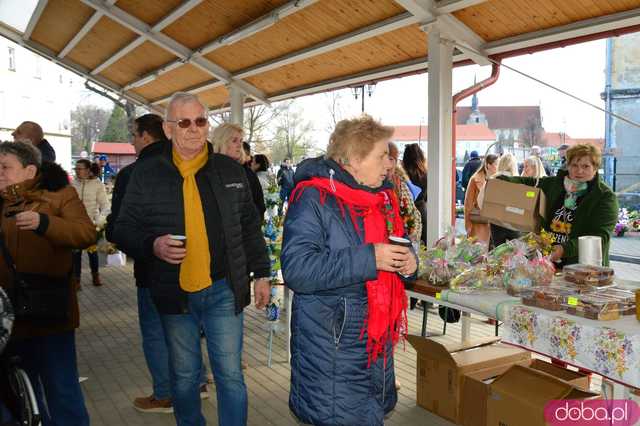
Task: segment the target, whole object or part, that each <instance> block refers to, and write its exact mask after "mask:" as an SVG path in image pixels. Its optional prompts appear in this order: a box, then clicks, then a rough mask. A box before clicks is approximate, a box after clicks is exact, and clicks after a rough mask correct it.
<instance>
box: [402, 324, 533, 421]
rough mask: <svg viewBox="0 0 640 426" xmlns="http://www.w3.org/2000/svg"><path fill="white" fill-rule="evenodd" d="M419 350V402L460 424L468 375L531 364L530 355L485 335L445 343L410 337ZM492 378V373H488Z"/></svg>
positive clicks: (437, 338)
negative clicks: (464, 340) (473, 338)
mask: <svg viewBox="0 0 640 426" xmlns="http://www.w3.org/2000/svg"><path fill="white" fill-rule="evenodd" d="M408 340H409V342H410V343H411V345H412V346H413V347H414V348H415V349H416V351H417V352H418V356H417V380H416V402H417V404H418V405H419V406H420V407H423V408H425V409H426V410H428V411H431V412H432V413H434V414H437V415H438V416H440V417H444V418H446V419H448V420H451V421H453V422H455V423H460V417H459V416H460V402H461V396H462V385H463V378H464V375H465V374H470V373H474V372H478V371H483V372H485V374H487V375H491V374H493V375H494V376H495V375H496V374H497V372H500V371H503V370H504V367H505V366H511V365H513V364H517V363H523V364H525V365H528V364H529V362H530V358H531V354H530V353H529V352H528V351H526V350H523V349H520V348H516V347H514V346H509V345H504V344H501V343H496V342H497V341H499V340H500V339H499V338H496V337H493V338H486V339H480V340H477V341H474V342H473V343H466V344H460V343H458V344H451V343H446V340H445V338H442V337H432V338H424V337H420V336H408ZM488 377H489V376H488Z"/></svg>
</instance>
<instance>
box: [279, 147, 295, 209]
mask: <svg viewBox="0 0 640 426" xmlns="http://www.w3.org/2000/svg"><path fill="white" fill-rule="evenodd" d="M276 178H277V180H278V185H280V199H281V200H282V204H281V205H280V208H279V211H278V214H282V209H283V208H284V203H285V202H288V201H289V195H291V191H293V167H292V166H291V159H290V158H285V159H284V161H283V162H282V164H281V165H280V170H278V174H277V176H276Z"/></svg>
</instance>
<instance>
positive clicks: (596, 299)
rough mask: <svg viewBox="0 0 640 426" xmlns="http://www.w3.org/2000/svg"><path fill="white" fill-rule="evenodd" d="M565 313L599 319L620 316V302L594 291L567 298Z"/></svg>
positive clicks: (605, 319)
mask: <svg viewBox="0 0 640 426" xmlns="http://www.w3.org/2000/svg"><path fill="white" fill-rule="evenodd" d="M566 307H567V313H569V314H571V315H576V316H579V317H584V318H589V319H592V320H599V321H612V320H617V319H619V318H620V312H621V307H620V302H619V301H618V300H617V299H615V298H613V297H608V296H602V295H599V294H595V293H587V294H581V295H576V296H573V297H570V298H568V299H567V305H566Z"/></svg>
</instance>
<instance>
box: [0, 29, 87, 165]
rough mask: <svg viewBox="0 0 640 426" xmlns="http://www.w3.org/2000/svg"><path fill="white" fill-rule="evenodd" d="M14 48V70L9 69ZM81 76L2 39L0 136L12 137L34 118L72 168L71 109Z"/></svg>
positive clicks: (0, 43) (4, 137) (60, 158)
mask: <svg viewBox="0 0 640 426" xmlns="http://www.w3.org/2000/svg"><path fill="white" fill-rule="evenodd" d="M10 48H12V49H13V50H14V61H15V62H14V65H15V71H12V70H10V69H9V49H10ZM80 81H81V80H80V79H79V77H77V76H75V75H74V74H72V73H70V72H68V71H66V70H64V69H63V68H61V67H59V66H57V65H55V64H54V63H52V62H50V61H48V60H46V59H44V58H41V57H39V56H38V55H36V54H34V53H32V52H30V51H28V50H27V49H24V48H22V47H20V46H19V45H17V44H15V43H13V42H11V41H9V40H7V39H4V38H0V129H1V130H0V139H1V140H13V138H12V137H11V131H12V130H13V129H15V128H16V127H17V126H18V125H19V124H20V123H21V122H23V121H25V120H28V121H35V122H37V123H38V124H40V125H41V126H42V129H43V130H44V132H45V138H46V139H47V140H48V141H49V142H50V143H51V145H52V146H53V148H54V149H55V151H56V158H57V162H58V163H60V165H62V167H64V168H65V169H66V170H68V171H70V170H71V109H72V102H73V99H75V97H76V96H75V92H76V90H77V87H78V85H79V84H80Z"/></svg>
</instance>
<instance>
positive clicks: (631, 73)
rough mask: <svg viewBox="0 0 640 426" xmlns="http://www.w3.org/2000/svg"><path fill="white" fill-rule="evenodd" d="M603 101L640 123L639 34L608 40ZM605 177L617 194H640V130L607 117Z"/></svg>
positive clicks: (619, 113) (611, 109)
mask: <svg viewBox="0 0 640 426" xmlns="http://www.w3.org/2000/svg"><path fill="white" fill-rule="evenodd" d="M602 97H603V99H604V101H605V105H606V107H607V109H608V110H610V111H612V112H614V113H615V114H618V115H620V116H623V117H626V118H629V119H630V120H632V121H634V122H636V123H640V33H634V34H628V35H624V36H620V37H615V38H611V39H608V40H607V63H606V76H605V90H604V93H603V96H602ZM605 141H606V142H605V147H606V148H605V154H607V155H606V156H605V177H606V178H607V181H608V183H609V184H610V185H612V186H613V187H614V190H615V191H618V192H621V193H636V194H640V143H639V142H640V128H638V127H637V126H634V125H632V124H630V123H627V122H625V121H623V120H620V119H619V118H616V117H612V116H609V115H608V114H607V117H606V118H605Z"/></svg>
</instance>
